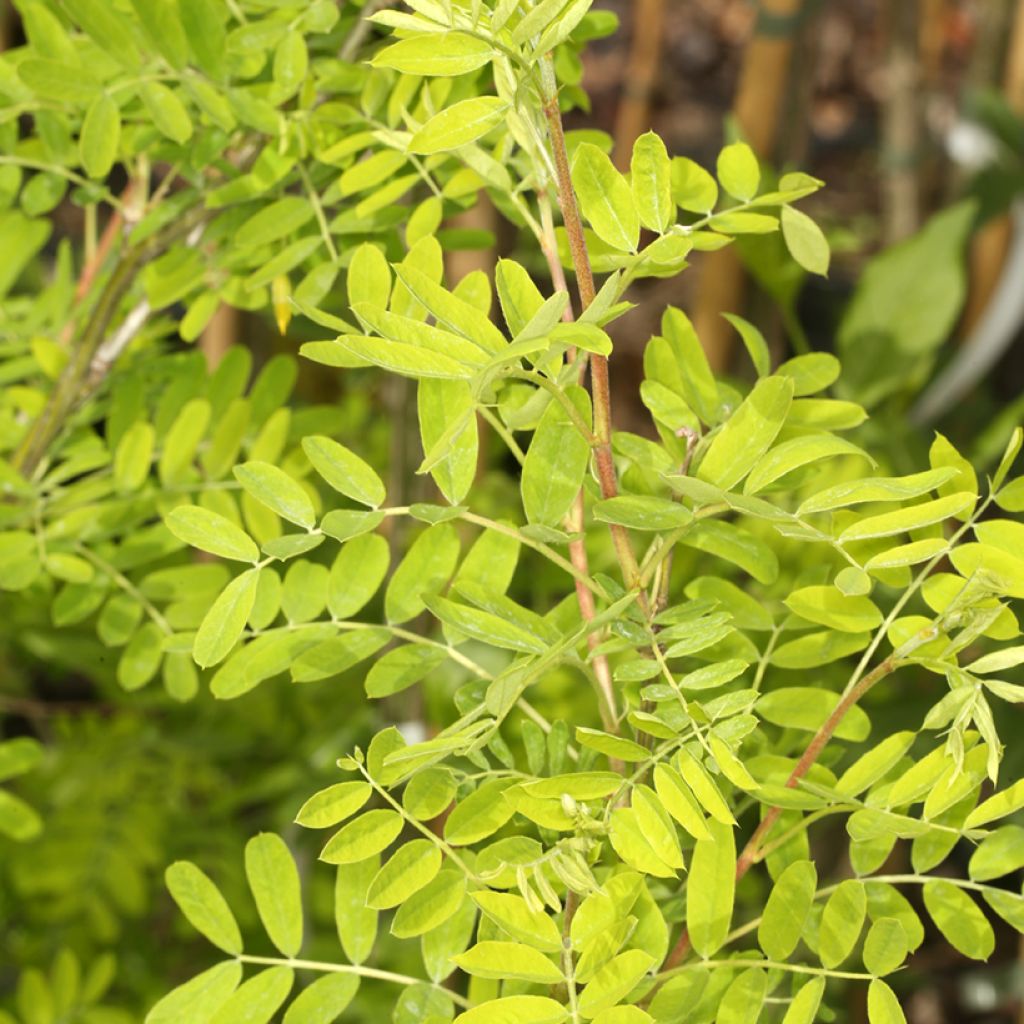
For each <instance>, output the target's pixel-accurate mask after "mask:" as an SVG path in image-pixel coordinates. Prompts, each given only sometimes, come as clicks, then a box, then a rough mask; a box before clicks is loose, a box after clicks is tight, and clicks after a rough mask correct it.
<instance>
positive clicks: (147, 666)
mask: <svg viewBox="0 0 1024 1024" xmlns="http://www.w3.org/2000/svg"><path fill="white" fill-rule="evenodd" d="M163 639H164V635H163V633H162V632H161V630H160V628H159V627H158V626H157V624H156V623H155V622H147V623H146V624H145V625H144V626H143V627H142V628H141V629H139V630H138V631H137V632H136V633H135V636H133V637H132V638H131V640H130V641H129V643H128V646H127V647H126V648H125V649H124V653H123V654H122V655H121V660H120V661H119V662H118V663H117V681H118V683H119V684H120V685H121V687H123V688H124V689H125V690H138V689H140V688H141V687H143V686H145V685H146V683H148V682H149V681H150V680H151V679H152V678H153V676H154V675H156V671H157V669H158V668H159V667H160V662H161V660H162V658H163Z"/></svg>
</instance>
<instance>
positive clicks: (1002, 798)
mask: <svg viewBox="0 0 1024 1024" xmlns="http://www.w3.org/2000/svg"><path fill="white" fill-rule="evenodd" d="M971 668H972V670H973V668H974V666H973V665H972V666H971ZM1022 807H1024V779H1018V780H1017V781H1016V782H1015V783H1013V785H1011V786H1009V787H1007V788H1006V789H1004V790H1003V791H1002V792H1001V793H995V794H993V795H992V796H990V797H989V798H988V799H987V800H983V801H982V802H981V803H980V804H979V805H978V806H977V807H976V808H975V809H974V810H973V811H971V813H970V814H968V815H967V820H966V821H965V822H964V828H977V827H978V826H979V825H987V824H988V823H989V822H990V821H996V820H997V819H998V818H1005V817H1007V816H1008V815H1010V814H1013V813H1015V812H1016V811H1019V810H1020V809H1021V808H1022Z"/></svg>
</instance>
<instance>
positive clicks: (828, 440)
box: [743, 434, 872, 494]
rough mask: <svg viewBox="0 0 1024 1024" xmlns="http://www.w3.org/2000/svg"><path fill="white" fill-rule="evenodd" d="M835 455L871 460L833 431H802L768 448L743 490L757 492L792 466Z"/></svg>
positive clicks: (795, 467)
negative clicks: (831, 432)
mask: <svg viewBox="0 0 1024 1024" xmlns="http://www.w3.org/2000/svg"><path fill="white" fill-rule="evenodd" d="M837 455H858V456H860V457H861V458H864V459H867V460H868V461H869V462H870V461H872V460H871V457H870V456H869V455H868V454H867V453H866V452H865V451H864V450H863V449H862V448H859V447H858V446H857V445H855V444H851V443H850V442H849V441H844V440H843V439H842V438H841V437H836V436H834V435H833V434H805V435H804V436H803V437H794V438H793V439H792V440H790V441H784V442H783V443H782V444H780V445H778V446H776V447H775V448H773V449H772V450H771V451H770V452H768V454H767V455H765V457H764V458H763V459H761V461H760V462H759V463H758V464H757V465H756V466H755V467H754V469H753V470H752V471H751V473H750V475H749V476H748V477H747V479H746V481H745V483H744V484H743V493H744V494H757V493H758V492H759V491H763V490H764V489H765V488H766V487H770V486H771V485H772V484H773V483H775V481H776V480H778V479H780V478H781V477H784V476H785V475H786V474H787V473H791V472H793V470H795V469H800V468H801V467H803V466H809V465H811V464H812V463H814V462H820V461H821V460H822V459H829V458H834V457H835V456H837Z"/></svg>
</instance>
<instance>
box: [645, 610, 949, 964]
mask: <svg viewBox="0 0 1024 1024" xmlns="http://www.w3.org/2000/svg"><path fill="white" fill-rule="evenodd" d="M935 635H936V627H935V626H934V625H928V626H927V627H925V628H924V629H922V630H921V631H920V632H918V633H917V634H915V635H914V636H913V637H911V639H910V640H908V641H907V642H906V643H905V644H903V646H902V647H900V648H899V649H898V650H895V651H893V653H892V654H890V655H889V657H888V658H886V659H885V660H884V661H882V662H881V663H880V664H878V665H877V666H876V667H875V668H874V669H872V670H871V671H870V672H869V673H868V674H867V675H866V676H864V677H863V678H862V679H861V680H860V681H859V682H858V683H857V684H856V685H855V686H853V687H851V688H850V689H849V690H847V692H846V693H845V694H843V697H842V699H841V700H840V701H839V703H838V704H837V705H836V706H835V708H834V709H833V711H832V714H831V715H829V716H828V718H827V719H826V720H825V723H824V724H823V725H822V726H821V728H819V729H818V731H817V732H816V733H815V734H814V737H813V738H812V739H811V742H810V743H809V744H808V745H807V748H806V749H805V750H804V752H803V754H802V755H801V757H800V760H799V761H797V763H796V766H795V767H794V768H793V770H792V772H790V775H789V778H788V779H787V780H786V788H787V789H795V788H796V787H797V786H798V785H799V783H800V780H801V779H802V778H804V776H805V775H806V774H807V773H808V772H809V771H810V770H811V768H812V766H813V765H814V764H815V762H816V761H817V760H818V758H819V757H820V756H821V752H822V750H824V749H825V745H826V744H827V743H828V741H829V740H830V739H831V738H832V736H833V735H834V734H835V731H836V729H838V728H839V724H840V723H841V722H842V720H843V719H844V718H845V717H846V715H847V714H848V712H849V711H850V709H851V708H852V707H853V706H854V705H855V704H857V702H858V701H859V700H860V699H861V697H863V696H864V694H866V693H867V692H868V690H870V689H872V688H873V687H874V686H875V685H876V684H877V683H879V682H881V680H883V679H884V678H885V677H886V676H888V675H890V674H891V673H892V672H894V671H895V670H896V669H898V668H899V667H900V666H901V665H902V664H903V663H904V659H905V658H906V656H907V654H909V653H910V652H911V651H913V650H915V649H916V648H918V647H920V646H921V645H922V644H924V643H927V642H928V641H929V640H932V639H934V637H935ZM781 813H782V808H780V807H769V808H768V810H767V812H766V813H765V816H764V817H763V818H762V819H761V823H760V824H759V825H758V826H757V828H756V829H754V832H753V834H752V835H751V837H750V838H749V839H748V840H747V844H746V846H744V847H743V850H742V852H741V853H740V855H739V857H738V858H737V860H736V881H739V880H740V879H741V878H742V877H743V876H744V875H745V874H746V873H747V872H748V871H749V870H750V869H751V868H752V867H753V866H754V865H755V864H756V863H757V862H758V860H759V859H760V858H759V853H760V849H761V844H762V843H763V842H764V839H765V837H766V836H767V835H768V833H769V832H770V831H771V830H772V827H773V826H774V825H775V822H776V821H778V819H779V815H780V814H781ZM689 950H690V936H689V933H688V932H686V931H685V930H684V931H683V934H682V935H681V936H680V937H679V941H678V942H677V943H676V944H675V946H673V948H672V951H671V952H670V953H669V955H668V957H667V958H666V959H665V963H664V964H663V966H662V970H663V971H664V970H669V969H671V968H672V967H674V966H676V965H677V964H679V963H680V962H681V961H682V960H683V958H684V957H685V956H686V954H687V953H688V952H689Z"/></svg>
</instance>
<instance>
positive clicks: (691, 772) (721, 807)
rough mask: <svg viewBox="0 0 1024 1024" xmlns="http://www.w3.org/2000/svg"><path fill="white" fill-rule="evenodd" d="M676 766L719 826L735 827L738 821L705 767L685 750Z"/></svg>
mask: <svg viewBox="0 0 1024 1024" xmlns="http://www.w3.org/2000/svg"><path fill="white" fill-rule="evenodd" d="M676 764H677V765H678V766H679V774H680V775H681V776H682V777H683V779H684V780H685V782H686V785H687V786H689V787H690V790H691V791H692V792H693V795H694V796H695V797H696V798H697V800H698V801H699V802H700V805H701V806H702V807H703V808H704V810H706V811H707V812H708V814H710V815H711V817H712V818H714V820H715V821H717V822H718V823H719V824H721V825H730V826H734V825H735V824H736V819H735V818H734V817H733V816H732V812H731V811H730V810H729V805H728V804H727V803H726V802H725V798H724V797H723V796H722V794H721V793H720V792H719V790H718V786H717V785H715V782H714V780H713V779H712V778H711V776H710V775H709V774H708V773H707V771H706V769H705V768H704V766H703V765H702V764H701V763H700V762H699V761H698V760H697V759H696V758H695V757H694V756H693V755H692V754H691V753H690V752H689V751H688V750H686V749H685V748H683V749H682V750H680V751H679V753H678V754H677V755H676ZM714 835H717V832H716V833H714Z"/></svg>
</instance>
